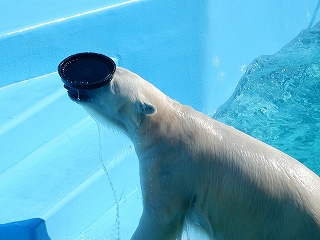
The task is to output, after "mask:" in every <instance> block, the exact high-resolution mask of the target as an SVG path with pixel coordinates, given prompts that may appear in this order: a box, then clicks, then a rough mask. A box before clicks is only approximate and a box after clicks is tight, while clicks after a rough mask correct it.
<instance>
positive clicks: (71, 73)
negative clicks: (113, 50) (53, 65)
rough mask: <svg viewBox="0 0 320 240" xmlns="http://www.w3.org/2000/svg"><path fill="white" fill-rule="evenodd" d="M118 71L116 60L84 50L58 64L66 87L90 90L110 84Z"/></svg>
mask: <svg viewBox="0 0 320 240" xmlns="http://www.w3.org/2000/svg"><path fill="white" fill-rule="evenodd" d="M115 71H116V64H115V63H114V61H113V60H112V59H111V58H109V57H107V56H105V55H102V54H99V53H92V52H84V53H77V54H74V55H71V56H69V57H67V58H66V59H64V60H63V61H62V62H61V63H60V64H59V66H58V73H59V75H60V77H61V80H62V81H63V83H64V84H65V87H66V88H75V89H79V90H90V89H96V88H100V87H103V86H104V85H106V84H108V83H109V82H110V81H111V80H112V78H113V75H114V72H115Z"/></svg>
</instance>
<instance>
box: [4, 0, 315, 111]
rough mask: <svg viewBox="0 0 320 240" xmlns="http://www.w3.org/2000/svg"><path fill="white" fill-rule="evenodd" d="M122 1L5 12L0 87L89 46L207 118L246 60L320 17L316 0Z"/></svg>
mask: <svg viewBox="0 0 320 240" xmlns="http://www.w3.org/2000/svg"><path fill="white" fill-rule="evenodd" d="M33 1H34V2H35V4H34V6H32V2H33ZM28 2H29V3H28V4H29V5H28V6H26V8H27V9H26V11H28V8H29V9H33V11H35V9H36V8H37V5H36V1H35V0H30V1H28ZM97 2H98V3H99V1H94V2H93V4H98V3H97ZM123 3H124V2H121V1H118V2H116V1H115V0H113V1H110V4H108V3H107V2H106V3H104V5H102V1H100V3H99V4H100V5H99V4H98V5H97V6H98V7H97V8H96V11H92V10H94V9H92V7H90V4H89V3H87V2H85V1H80V2H79V4H78V5H79V6H78V12H76V10H74V11H71V10H70V12H68V11H66V10H64V11H62V10H59V9H72V7H71V6H70V4H69V5H67V6H63V5H61V7H60V8H57V7H56V8H53V11H54V12H55V16H56V17H55V18H54V14H53V13H52V12H53V11H49V10H47V11H43V15H41V13H39V12H41V9H38V12H37V13H38V15H37V18H36V19H35V22H34V23H33V22H32V21H30V20H29V22H26V20H24V21H23V19H24V18H23V17H21V19H22V20H19V18H18V17H17V16H16V15H15V14H14V10H11V11H12V12H10V11H9V12H8V14H7V18H8V19H9V20H10V21H14V23H15V24H13V27H14V29H6V28H3V29H1V30H2V32H1V35H0V56H1V58H2V61H1V64H0V76H1V82H0V84H1V85H0V86H4V85H8V84H10V83H12V82H17V81H22V80H25V79H30V78H33V77H37V76H41V75H44V74H48V73H51V72H54V71H56V67H57V65H58V63H59V62H60V61H61V60H62V59H63V58H65V57H66V56H68V55H70V54H74V53H77V52H84V51H93V52H99V53H103V54H106V55H109V56H112V57H117V58H118V59H119V65H120V66H123V67H126V68H129V69H131V70H132V71H135V72H137V73H138V74H140V75H141V76H143V77H144V78H146V79H148V80H149V81H151V82H153V83H154V84H155V85H156V86H157V87H159V88H160V89H161V90H163V91H165V93H167V94H168V95H170V96H171V97H172V98H175V99H177V100H179V101H181V102H182V103H185V104H189V105H192V106H194V107H195V108H196V109H198V110H201V111H203V112H205V113H207V114H211V115H212V114H213V112H214V110H215V109H217V107H218V106H220V105H221V104H222V103H223V102H224V101H225V100H226V99H227V98H228V97H229V96H230V95H231V93H232V91H233V90H234V88H235V86H236V83H237V82H238V80H239V79H240V77H241V76H242V75H243V73H244V70H245V67H246V65H248V64H249V63H250V62H251V61H252V60H253V59H254V58H256V57H257V56H259V55H261V54H273V53H275V52H276V51H278V50H279V49H280V48H281V47H282V46H284V44H285V43H287V42H288V41H290V40H291V39H292V38H294V37H295V36H296V35H298V33H299V32H300V31H301V30H302V29H305V28H308V27H311V26H312V25H313V24H314V23H316V22H317V21H318V20H319V14H318V7H319V2H318V0H309V1H305V0H294V1H292V0H282V1H268V0H262V1H258V2H257V1H255V2H252V1H245V0H242V1H241V0H240V1H234V0H226V1H212V0H207V1H205V0H204V1H201V4H199V2H198V1H184V2H182V1H174V2H173V1H170V0H162V1H160V0H139V1H138V0H137V1H130V2H127V4H123ZM2 4H5V3H2ZM61 4H63V3H62V1H61ZM117 4H118V5H117ZM22 7H23V4H22ZM99 8H100V10H97V9H99ZM2 9H3V8H2ZM2 11H3V10H2ZM89 11H92V12H89ZM48 12H50V14H48ZM84 13H87V14H84ZM21 14H22V15H23V13H21ZM68 14H69V15H68ZM77 14H78V15H77ZM33 15H35V14H33ZM19 21H21V24H20V26H21V27H20V28H19V27H17V26H19ZM8 22H9V21H8Z"/></svg>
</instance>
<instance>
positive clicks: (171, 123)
mask: <svg viewBox="0 0 320 240" xmlns="http://www.w3.org/2000/svg"><path fill="white" fill-rule="evenodd" d="M156 107H157V113H156V114H155V115H152V116H148V115H144V116H143V117H142V121H141V125H140V127H139V129H138V130H137V131H136V134H135V135H134V136H133V138H131V140H132V141H133V143H134V144H135V148H136V152H137V154H138V156H139V153H140V154H145V153H147V152H149V153H150V151H151V152H152V151H155V150H157V151H158V150H159V146H165V145H168V144H169V143H168V139H171V140H173V139H176V138H177V139H178V138H179V137H181V135H184V134H185V132H186V131H187V129H188V124H189V123H188V121H187V119H186V118H184V116H186V115H187V112H188V113H189V112H190V110H191V111H193V110H192V108H190V107H188V106H184V105H181V104H180V103H178V102H176V101H173V100H171V99H170V98H167V99H166V100H165V102H162V103H161V104H159V105H158V106H156ZM186 108H188V111H186ZM173 128H174V129H173ZM173 141H174V140H173ZM170 147H171V148H172V147H173V146H172V145H171V146H170ZM160 151H161V149H160ZM139 158H140V157H139Z"/></svg>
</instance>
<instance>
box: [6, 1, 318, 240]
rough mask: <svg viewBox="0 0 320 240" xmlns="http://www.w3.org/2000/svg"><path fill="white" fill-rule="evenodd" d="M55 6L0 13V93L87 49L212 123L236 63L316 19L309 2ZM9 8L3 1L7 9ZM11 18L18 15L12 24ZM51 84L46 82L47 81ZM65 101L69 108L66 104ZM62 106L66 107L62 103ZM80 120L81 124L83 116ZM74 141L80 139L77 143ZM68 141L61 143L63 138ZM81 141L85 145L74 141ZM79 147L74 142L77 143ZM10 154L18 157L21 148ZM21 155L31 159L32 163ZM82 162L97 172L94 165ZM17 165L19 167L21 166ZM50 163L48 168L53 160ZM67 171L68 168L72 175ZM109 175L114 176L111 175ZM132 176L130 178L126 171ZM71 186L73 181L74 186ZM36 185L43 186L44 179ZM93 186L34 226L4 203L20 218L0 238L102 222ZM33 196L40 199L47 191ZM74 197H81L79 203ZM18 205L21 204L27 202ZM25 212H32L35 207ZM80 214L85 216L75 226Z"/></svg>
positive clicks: (65, 233)
mask: <svg viewBox="0 0 320 240" xmlns="http://www.w3.org/2000/svg"><path fill="white" fill-rule="evenodd" d="M48 2H52V0H48ZM57 2H59V1H57ZM64 2H66V1H64ZM64 2H63V1H61V2H59V3H60V4H61V6H63V7H65V8H64V9H63V10H64V11H60V9H61V8H53V9H52V11H49V10H47V11H44V10H43V8H42V7H43V6H39V1H36V0H29V1H28V2H27V3H28V6H24V4H27V3H26V2H22V3H19V8H20V10H19V11H18V12H19V13H18V14H17V13H16V12H15V9H11V10H10V11H12V12H10V11H9V12H8V13H6V14H4V15H6V17H7V19H8V23H9V22H10V23H11V24H13V25H12V28H0V29H1V31H0V56H1V64H0V76H1V80H0V87H1V86H6V85H9V84H11V83H14V82H19V81H23V80H27V79H31V78H36V77H39V76H43V75H46V74H50V73H52V72H56V68H57V65H58V64H59V62H60V61H61V60H62V59H64V58H65V57H67V56H69V55H71V54H74V53H77V52H86V51H92V52H99V53H103V54H106V55H108V56H111V57H114V58H116V59H117V61H118V64H119V65H120V66H122V67H126V68H128V69H130V70H132V71H134V72H136V73H138V74H140V75H141V76H142V77H144V78H146V79H147V80H149V81H150V82H152V83H153V84H155V85H156V86H157V87H158V88H160V89H161V90H163V91H164V92H165V93H166V94H168V95H169V96H171V97H172V98H174V99H177V100H179V101H180V102H182V103H185V104H189V105H192V106H193V107H195V108H196V109H198V110H200V111H202V112H204V113H207V114H209V115H212V114H213V112H214V110H215V109H217V108H218V106H220V105H221V104H222V103H224V102H225V101H226V100H227V99H228V98H229V97H230V95H231V94H232V92H233V90H234V88H235V86H236V84H237V82H238V81H239V79H240V78H241V76H242V75H243V74H244V71H245V66H246V65H248V64H249V63H250V62H251V61H252V60H253V59H254V58H256V57H258V56H259V55H262V54H273V53H275V52H277V51H278V50H280V49H281V48H282V47H283V46H284V45H285V44H286V43H288V42H289V41H290V40H291V39H293V38H294V37H296V36H297V35H298V34H299V32H301V31H302V30H303V29H305V28H308V27H311V26H313V25H314V24H315V23H316V22H318V21H319V20H320V18H319V13H318V8H319V2H318V1H316V0H309V1H305V0H282V1H271V2H270V1H269V0H262V1H259V2H257V3H255V2H254V3H253V2H252V1H251V2H249V1H245V0H242V1H241V0H239V1H235V0H225V1H212V0H204V1H201V4H199V1H185V2H182V1H175V2H173V1H172V0H171V1H169V0H162V1H160V0H137V1H129V2H121V1H117V0H112V1H110V2H109V1H108V2H104V3H103V4H100V3H102V1H98V0H95V1H92V2H91V1H90V4H91V3H95V4H97V5H95V6H96V7H92V6H91V5H90V4H89V3H87V2H85V1H84V0H81V1H80V0H79V2H78V3H79V4H80V5H81V6H79V4H78V5H77V9H74V10H73V11H66V9H67V8H68V7H69V8H71V6H69V5H64V4H70V2H69V3H64ZM4 4H5V2H4V1H2V2H1V3H0V9H2V10H1V11H3V9H7V8H5V7H3V6H4ZM10 4H13V3H12V2H10ZM29 8H30V9H29ZM31 9H32V11H34V12H33V14H31V15H28V14H26V13H25V12H28V10H31ZM36 9H38V11H36ZM23 10H24V11H23ZM36 13H37V18H36V19H35V21H34V22H33V21H31V20H30V17H28V16H34V15H35V14H36ZM48 13H50V14H48ZM25 14H26V15H25ZM4 15H3V14H2V15H1V14H0V16H1V17H3V16H4ZM20 15H23V16H24V17H21V18H19V17H18V16H20ZM0 19H1V18H0ZM27 20H28V21H27ZM12 21H13V22H12ZM8 25H10V24H8ZM19 26H20V27H19ZM53 77H54V76H50V77H48V79H49V78H50V79H51V78H53ZM36 81H37V80H35V81H31V82H36ZM57 81H59V79H57ZM58 84H60V81H59V83H58ZM61 86H62V84H61ZM50 91H51V89H50ZM0 97H1V96H0ZM65 99H66V101H67V102H68V103H69V99H67V96H65ZM70 104H73V103H71V101H70ZM66 105H67V104H65V105H63V106H64V108H67V107H66ZM1 107H7V106H3V105H2V106H1ZM76 108H77V109H79V108H80V107H79V106H76V105H72V106H71V108H70V109H72V110H70V111H69V112H72V117H74V115H75V112H76V110H73V109H76ZM81 110H82V109H81ZM69 112H68V113H69ZM81 114H83V115H85V116H87V114H86V113H85V112H81ZM79 115H80V114H79ZM88 118H89V117H88ZM65 120H66V119H63V118H58V117H57V118H56V119H53V121H54V122H55V124H57V125H59V123H60V122H59V121H61V123H65V122H66V121H65ZM89 121H90V120H88V122H89ZM41 123H42V125H41V127H44V128H46V126H47V125H46V122H45V121H43V122H41ZM33 126H35V129H34V130H35V132H36V131H37V130H38V129H41V127H39V126H37V125H33ZM88 129H90V130H89V131H88V132H90V131H92V130H94V131H97V128H96V125H94V124H92V125H91V122H90V124H89V127H88ZM53 131H54V130H53ZM81 133H82V132H81ZM77 134H78V132H75V134H74V135H77ZM35 135H36V134H35ZM70 135H72V134H70ZM81 136H82V138H83V136H87V135H83V134H82V135H81ZM88 136H89V137H88V138H87V139H90V141H92V144H93V145H94V144H96V145H98V141H99V140H98V135H97V134H96V133H95V135H94V134H92V135H91V134H88ZM92 136H94V137H92ZM20 137H21V135H19V136H17V138H19V141H24V140H25V139H20ZM68 137H69V138H70V136H69V135H68ZM68 137H66V139H64V140H65V142H66V144H68V143H70V139H69V140H68ZM71 139H73V138H71ZM74 139H78V138H77V137H75V138H74ZM79 139H80V138H79ZM68 141H69V142H68ZM81 141H83V142H85V140H83V139H82V140H81ZM17 142H18V141H17ZM39 142H42V144H44V145H45V144H46V142H45V139H44V138H43V139H39ZM65 142H63V143H65ZM81 143H82V142H79V145H81ZM70 145H72V144H70ZM70 145H69V146H70ZM75 145H76V144H75ZM76 146H78V145H76ZM81 146H83V148H80V149H81V150H82V151H83V152H85V151H86V150H87V151H88V152H89V151H90V150H91V149H90V146H85V143H84V144H82V145H81ZM95 147H96V148H94V149H95V150H97V149H98V147H97V146H95ZM92 149H93V148H92ZM20 150H21V151H25V152H26V153H28V151H29V150H30V149H19V151H20ZM70 151H71V150H70ZM77 151H78V149H77ZM0 153H1V146H0ZM76 153H78V152H76ZM44 155H45V154H44ZM57 155H58V156H59V154H57ZM61 155H62V153H61ZM28 156H30V157H29V158H31V156H32V155H28ZM42 160H43V159H41V161H42ZM59 160H60V159H59ZM63 160H64V159H62V160H60V162H61V161H63ZM134 160H136V159H134ZM39 161H40V160H39ZM71 162H72V161H71V160H70V159H69V162H67V163H66V164H67V165H68V164H69V165H70V164H71ZM92 162H96V163H97V165H98V164H100V163H99V159H98V158H97V159H94V160H92ZM24 164H25V165H26V166H28V167H29V168H31V167H33V165H32V164H30V163H29V162H27V163H26V162H24ZM24 164H22V166H20V168H23V166H24ZM50 164H55V165H57V163H55V162H50ZM81 164H83V162H82V163H81ZM126 164H127V162H126V163H124V164H123V165H125V166H122V167H123V169H121V168H120V167H119V166H117V169H114V170H113V171H112V172H111V174H114V175H113V176H112V177H113V179H116V178H117V177H118V178H121V177H122V176H123V175H121V174H123V173H124V172H125V171H124V170H127V171H131V169H128V168H127V165H126ZM88 165H89V163H88ZM41 166H42V165H41V164H37V166H36V167H37V168H34V169H36V170H38V169H39V171H38V173H37V172H36V171H35V173H34V178H37V176H40V177H42V176H43V175H41V173H42V171H43V170H46V171H48V169H41ZM80 167H83V166H79V168H80ZM34 169H33V170H34ZM99 169H100V165H99ZM119 169H120V170H119ZM49 170H50V169H49ZM22 171H24V170H22ZM73 171H76V170H75V169H73ZM25 172H26V171H24V172H23V173H25ZM119 172H120V173H121V174H118V173H119ZM132 174H135V175H137V176H138V173H136V172H134V173H132ZM25 175H26V176H28V175H27V174H25ZM13 176H15V175H13ZM68 176H70V173H69V175H68ZM99 176H100V175H99ZM126 176H127V175H126ZM40 177H39V178H40ZM12 178H14V177H12ZM40 179H41V178H40ZM27 180H28V181H27ZM31 180H32V179H26V180H24V183H25V184H26V185H27V184H28V183H29V182H30V183H31V182H32V181H31ZM72 180H74V182H77V181H78V179H72ZM120 180H121V181H122V179H120ZM12 181H14V183H15V184H12V185H10V184H11V183H12V182H9V183H8V188H10V187H11V186H17V185H19V184H21V186H23V183H17V181H16V179H13V180H12ZM123 181H125V180H123ZM45 184H48V183H46V182H45V181H44V185H45ZM61 184H63V183H61ZM97 185H98V184H97ZM28 186H29V185H28ZM57 186H59V187H58V190H57V191H59V192H61V189H62V185H57ZM101 186H102V187H103V189H106V188H107V187H106V185H105V183H104V184H102V185H101ZM99 187H100V185H99ZM97 188H98V187H97ZM97 188H94V187H90V188H88V189H89V190H88V191H87V193H82V192H81V193H78V192H76V194H77V196H78V195H79V196H80V197H78V198H76V200H74V199H73V198H72V199H71V200H70V199H69V198H68V197H70V196H71V197H73V194H74V195H75V193H74V192H75V191H73V192H71V193H70V192H69V193H67V198H68V199H65V198H63V200H65V201H67V200H70V204H69V205H71V206H68V207H69V208H68V209H69V211H66V210H65V208H62V207H61V208H59V207H60V205H62V204H63V203H61V202H58V203H57V204H55V205H54V207H53V209H50V210H49V211H48V212H46V213H45V214H41V215H40V217H42V218H43V219H44V220H45V222H44V221H42V220H41V219H40V220H39V219H36V220H35V221H29V220H26V219H27V218H37V217H39V216H33V213H32V214H30V215H28V211H31V210H32V209H27V210H25V209H18V208H19V207H21V206H14V204H12V206H6V208H8V209H9V207H15V208H17V209H16V210H17V212H19V211H20V210H21V214H20V215H19V217H21V216H26V217H21V218H22V219H17V217H12V216H4V217H3V218H4V219H11V218H13V219H11V220H12V221H20V220H26V221H23V222H22V223H21V222H19V223H17V222H15V223H14V224H10V223H9V221H6V222H1V223H0V224H4V225H2V226H1V227H0V236H1V230H3V229H4V230H3V231H4V232H5V233H6V234H16V233H17V229H16V228H15V227H17V226H20V228H19V229H20V230H21V231H18V233H19V234H21V235H23V237H24V238H23V239H28V240H29V239H35V238H34V237H33V235H34V234H35V233H37V232H41V234H42V235H43V236H45V235H46V231H47V229H48V233H49V236H50V237H51V238H52V239H74V238H75V237H74V236H78V235H79V234H78V231H79V229H81V230H82V229H83V228H84V226H87V225H88V224H89V225H90V221H94V220H92V219H95V218H97V217H98V216H100V215H101V214H103V212H101V211H102V210H101V209H104V208H106V206H105V205H106V202H105V199H110V203H108V204H114V202H113V199H112V197H109V196H108V197H101V198H97V200H96V201H97V202H98V203H96V202H93V201H92V199H90V200H91V202H90V203H91V204H93V205H94V207H92V206H90V204H89V202H88V200H87V198H86V197H87V195H90V196H95V195H96V194H97V191H95V190H96V189H97ZM119 189H122V188H119ZM76 190H78V188H77V189H76ZM80 190H81V189H80ZM80 190H79V191H80ZM13 192H14V189H13ZM22 192H23V191H22ZM101 192H102V191H101ZM101 192H99V194H101ZM41 194H43V196H46V194H49V193H47V192H46V193H41ZM82 194H83V196H85V197H83V199H82ZM21 197H22V198H23V197H25V198H28V196H27V194H26V196H21ZM50 197H51V198H49V199H48V200H47V201H51V200H52V199H53V196H50ZM71 197H70V198H71ZM80 200H81V201H80ZM12 202H14V201H12ZM139 202H140V201H139ZM82 204H83V205H82ZM34 205H35V206H36V205H37V202H35V204H34ZM79 209H80V210H79ZM100 210H101V211H100ZM23 211H26V212H23ZM39 211H40V210H39ZM79 211H82V212H81V213H80V212H79ZM40 212H41V211H40ZM131 212H132V210H131V209H130V213H131ZM89 214H91V215H89ZM122 214H123V213H122ZM31 215H32V216H31ZM83 215H86V217H85V218H83V217H82V216H83ZM111 217H113V216H111ZM122 219H125V218H122ZM11 220H10V221H11ZM130 220H131V219H130ZM112 221H113V220H112ZM131 221H132V220H131ZM6 223H7V224H6ZM136 223H137V221H134V224H136ZM66 225H68V228H67V227H66ZM13 230H14V231H13ZM77 234H78V235H77ZM19 236H20V235H19ZM28 236H30V237H28ZM0 238H1V237H0ZM19 239H22V238H19ZM39 239H41V238H40V237H39Z"/></svg>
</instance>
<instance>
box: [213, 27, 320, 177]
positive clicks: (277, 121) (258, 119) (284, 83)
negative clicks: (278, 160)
mask: <svg viewBox="0 0 320 240" xmlns="http://www.w3.org/2000/svg"><path fill="white" fill-rule="evenodd" d="M213 117H214V118H215V119H217V120H219V121H221V122H224V123H226V124H228V125H231V126H234V127H235V128H237V129H239V130H241V131H243V132H245V133H247V134H249V135H251V136H253V137H255V138H258V139H260V140H262V141H264V142H266V143H268V144H270V145H272V146H274V147H276V148H278V149H280V150H281V151H283V152H285V153H287V154H289V155H291V156H292V157H294V158H296V159H297V160H299V161H300V162H302V163H303V164H305V165H306V166H307V167H309V168H310V169H311V170H313V171H314V172H316V173H317V174H318V175H320V160H319V157H320V24H319V23H318V24H317V25H316V26H315V27H313V28H311V29H307V30H304V31H302V32H301V33H300V35H299V36H297V37H296V38H295V39H293V40H292V41H291V42H290V43H288V44H287V45H286V46H285V47H284V48H283V49H281V50H280V51H279V52H277V53H276V54H274V55H270V56H266V55H264V56H260V57H259V58H257V59H255V60H254V61H253V62H252V63H251V64H250V65H249V66H248V69H247V71H246V73H245V75H244V76H243V77H242V78H241V80H240V82H239V83H238V86H237V88H236V90H235V92H234V93H233V95H232V96H231V98H230V99H229V100H228V101H227V102H226V103H225V104H223V105H222V106H221V107H220V108H219V109H218V110H217V112H216V114H215V115H214V116H213Z"/></svg>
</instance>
